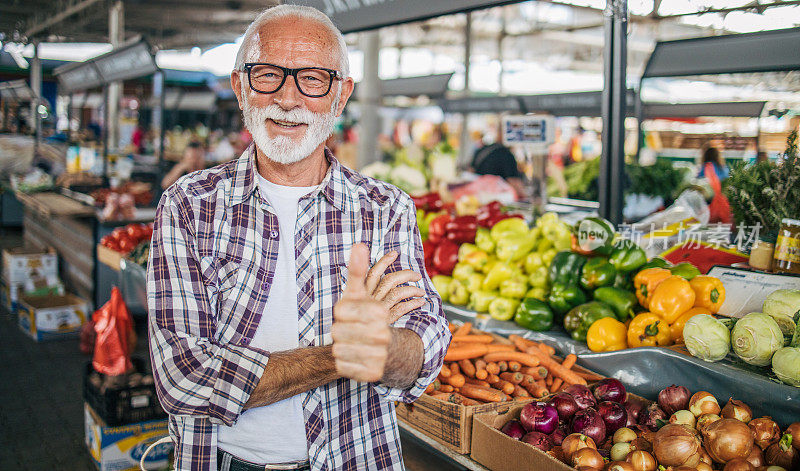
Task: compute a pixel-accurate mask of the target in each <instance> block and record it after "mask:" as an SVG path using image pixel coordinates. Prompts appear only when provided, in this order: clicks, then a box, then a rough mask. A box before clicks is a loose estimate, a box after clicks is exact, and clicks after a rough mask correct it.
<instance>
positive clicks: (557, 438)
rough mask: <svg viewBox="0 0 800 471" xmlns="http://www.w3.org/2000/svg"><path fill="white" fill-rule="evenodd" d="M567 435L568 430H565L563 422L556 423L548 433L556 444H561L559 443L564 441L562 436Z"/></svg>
mask: <svg viewBox="0 0 800 471" xmlns="http://www.w3.org/2000/svg"><path fill="white" fill-rule="evenodd" d="M567 435H569V430H567V426H566V425H565V424H563V423H560V424H558V427H556V429H555V430H553V433H551V434H550V438H552V439H553V444H554V445H556V446H561V443H563V442H564V438H566V436H567Z"/></svg>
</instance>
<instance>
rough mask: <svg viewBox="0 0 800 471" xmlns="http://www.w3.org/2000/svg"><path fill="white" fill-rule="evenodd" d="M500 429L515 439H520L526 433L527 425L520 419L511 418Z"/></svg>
mask: <svg viewBox="0 0 800 471" xmlns="http://www.w3.org/2000/svg"><path fill="white" fill-rule="evenodd" d="M500 431H501V432H503V433H505V434H506V435H508V436H509V437H511V438H513V439H514V440H519V439H521V438H522V437H523V435H525V427H523V426H522V423H520V421H519V420H509V421H508V422H506V424H505V425H503V428H501V429H500Z"/></svg>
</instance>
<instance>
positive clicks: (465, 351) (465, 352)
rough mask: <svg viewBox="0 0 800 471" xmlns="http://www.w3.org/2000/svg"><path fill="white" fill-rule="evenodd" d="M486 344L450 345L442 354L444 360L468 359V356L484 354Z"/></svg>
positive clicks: (475, 356)
mask: <svg viewBox="0 0 800 471" xmlns="http://www.w3.org/2000/svg"><path fill="white" fill-rule="evenodd" d="M487 351H488V350H487V349H486V345H484V344H481V343H478V344H474V345H468V346H463V347H455V348H453V347H450V348H448V349H447V353H445V355H444V361H458V360H468V359H470V358H478V357H482V356H483V355H486V352H487Z"/></svg>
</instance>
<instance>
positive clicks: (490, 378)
mask: <svg viewBox="0 0 800 471" xmlns="http://www.w3.org/2000/svg"><path fill="white" fill-rule="evenodd" d="M486 382H487V383H489V384H491V385H494V384H497V383H499V382H500V377H499V376H497V375H489V376H488V377H487V378H486Z"/></svg>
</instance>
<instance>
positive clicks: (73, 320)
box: [17, 294, 89, 342]
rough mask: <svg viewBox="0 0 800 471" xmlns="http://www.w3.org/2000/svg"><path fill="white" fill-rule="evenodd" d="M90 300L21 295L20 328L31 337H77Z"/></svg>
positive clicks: (71, 296) (19, 305)
mask: <svg viewBox="0 0 800 471" xmlns="http://www.w3.org/2000/svg"><path fill="white" fill-rule="evenodd" d="M88 312H89V303H88V302H86V301H85V300H83V299H81V298H79V297H77V296H73V295H71V294H67V295H64V296H31V297H28V296H22V297H20V299H19V303H18V306H17V316H18V319H19V326H20V328H21V329H22V330H23V331H24V332H25V333H26V334H28V335H30V336H31V337H32V338H33V339H34V340H36V341H37V342H38V341H42V340H52V339H57V338H63V337H76V336H77V335H78V332H79V331H80V329H81V325H83V323H84V322H85V321H86V316H87V314H88Z"/></svg>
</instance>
